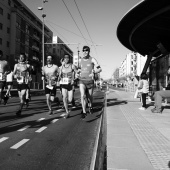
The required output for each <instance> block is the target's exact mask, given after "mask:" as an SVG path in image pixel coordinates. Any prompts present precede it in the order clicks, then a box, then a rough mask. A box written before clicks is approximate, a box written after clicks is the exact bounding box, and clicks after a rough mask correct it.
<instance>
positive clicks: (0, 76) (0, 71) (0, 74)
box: [0, 60, 8, 81]
mask: <svg viewBox="0 0 170 170" xmlns="http://www.w3.org/2000/svg"><path fill="white" fill-rule="evenodd" d="M7 66H8V62H7V61H5V60H1V61H0V81H5V80H6V77H5V76H4V73H5V71H7V70H6V69H7Z"/></svg>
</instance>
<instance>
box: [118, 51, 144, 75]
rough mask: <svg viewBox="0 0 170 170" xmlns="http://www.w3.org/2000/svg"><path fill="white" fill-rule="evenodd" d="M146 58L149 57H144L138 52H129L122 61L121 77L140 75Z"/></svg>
mask: <svg viewBox="0 0 170 170" xmlns="http://www.w3.org/2000/svg"><path fill="white" fill-rule="evenodd" d="M146 59H147V57H144V56H142V55H140V54H139V53H136V52H131V53H129V54H127V55H126V57H125V59H124V60H123V61H122V63H121V66H120V75H119V77H126V76H140V74H141V72H142V70H143V67H144V65H145V62H146Z"/></svg>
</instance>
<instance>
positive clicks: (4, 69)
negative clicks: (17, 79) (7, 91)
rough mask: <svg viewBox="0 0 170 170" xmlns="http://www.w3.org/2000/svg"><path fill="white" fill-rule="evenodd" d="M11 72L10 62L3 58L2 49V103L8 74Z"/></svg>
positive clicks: (0, 67) (0, 81) (0, 69)
mask: <svg viewBox="0 0 170 170" xmlns="http://www.w3.org/2000/svg"><path fill="white" fill-rule="evenodd" d="M9 73H10V67H9V64H8V62H7V61H6V60H5V59H4V58H3V52H2V51H1V50H0V104H1V101H2V98H3V97H2V93H3V91H4V88H5V85H6V76H7V75H8V74H9Z"/></svg>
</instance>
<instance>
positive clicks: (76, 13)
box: [22, 0, 141, 79]
mask: <svg viewBox="0 0 170 170" xmlns="http://www.w3.org/2000/svg"><path fill="white" fill-rule="evenodd" d="M140 1H141V0H48V2H46V3H44V13H45V14H46V17H45V24H46V26H47V27H48V28H50V29H51V31H52V32H53V36H59V37H60V38H61V39H62V40H63V41H64V43H70V45H68V47H69V48H70V49H71V50H72V51H73V53H74V55H77V51H78V49H79V51H80V53H79V54H80V56H83V55H82V47H83V46H84V45H88V46H90V48H91V52H90V55H91V56H92V57H94V58H95V59H96V60H97V61H98V63H99V64H100V66H101V68H102V72H101V77H102V78H103V79H109V78H111V76H112V74H113V72H114V71H115V69H116V68H118V67H120V65H121V62H122V61H123V60H124V59H125V57H126V54H128V53H129V52H130V50H129V49H127V48H126V47H124V46H123V45H122V44H121V43H120V41H119V40H118V38H117V34H116V32H117V26H118V24H119V22H120V21H121V19H122V17H123V16H124V15H125V14H126V13H127V12H128V11H129V10H130V9H131V8H133V7H134V6H135V5H136V4H138V3H139V2H140ZM22 2H23V3H24V4H25V5H26V6H27V7H28V8H30V10H31V11H32V12H33V13H34V14H35V15H36V16H38V17H39V18H40V19H41V20H42V11H39V10H38V7H42V0H22Z"/></svg>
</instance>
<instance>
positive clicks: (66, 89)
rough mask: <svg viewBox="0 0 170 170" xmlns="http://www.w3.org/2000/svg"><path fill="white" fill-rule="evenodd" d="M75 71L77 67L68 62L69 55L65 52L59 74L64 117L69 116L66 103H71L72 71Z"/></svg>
mask: <svg viewBox="0 0 170 170" xmlns="http://www.w3.org/2000/svg"><path fill="white" fill-rule="evenodd" d="M76 71H77V68H76V67H75V66H74V65H73V64H72V63H71V62H70V57H69V55H68V54H65V55H64V60H63V63H62V66H61V68H60V74H59V79H60V85H61V90H62V97H63V103H64V107H65V111H66V113H65V115H64V118H68V117H69V112H70V111H69V109H68V103H73V93H74V73H75V72H76Z"/></svg>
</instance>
